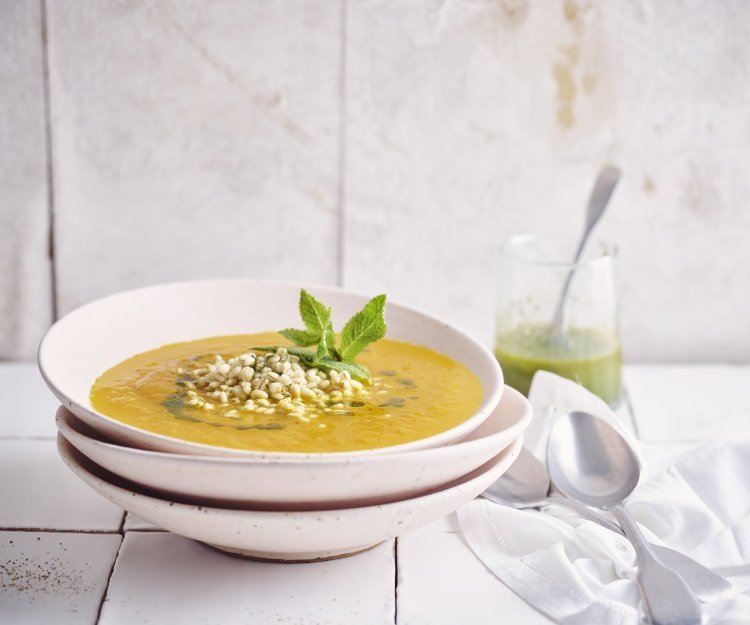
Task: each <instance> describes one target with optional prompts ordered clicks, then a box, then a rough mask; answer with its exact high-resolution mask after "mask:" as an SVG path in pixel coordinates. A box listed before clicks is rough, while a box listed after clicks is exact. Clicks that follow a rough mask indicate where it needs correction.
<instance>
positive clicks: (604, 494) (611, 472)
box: [547, 412, 641, 508]
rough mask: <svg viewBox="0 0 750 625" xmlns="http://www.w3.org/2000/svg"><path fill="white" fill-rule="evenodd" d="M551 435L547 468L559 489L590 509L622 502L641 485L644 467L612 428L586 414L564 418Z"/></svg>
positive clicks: (574, 414)
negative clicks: (642, 468) (590, 507)
mask: <svg viewBox="0 0 750 625" xmlns="http://www.w3.org/2000/svg"><path fill="white" fill-rule="evenodd" d="M554 434H555V435H554V437H553V436H550V440H549V446H548V449H547V452H548V453H547V465H548V467H549V473H550V477H551V478H552V481H553V482H554V484H555V486H556V487H557V488H558V489H559V490H560V491H561V492H563V493H564V494H565V495H567V496H568V497H571V498H573V499H577V500H578V501H581V502H583V503H585V504H586V505H589V506H594V507H596V508H608V507H609V506H611V505H614V504H617V503H620V502H622V501H623V500H624V499H625V498H626V497H628V496H629V495H630V494H631V493H632V492H633V491H634V490H635V487H636V486H637V485H638V481H639V479H640V475H641V464H640V461H639V460H638V457H637V456H636V455H635V452H634V451H633V450H632V449H631V447H630V445H629V444H628V442H627V441H626V440H625V439H624V438H623V437H622V436H621V435H620V434H619V432H617V431H616V430H615V429H614V428H613V427H612V426H611V425H609V424H608V423H607V422H606V421H604V420H603V419H599V418H598V417H595V416H593V415H590V414H588V413H585V412H571V413H569V414H568V415H566V417H564V418H561V419H560V420H559V421H558V422H557V424H556V425H555V428H554Z"/></svg>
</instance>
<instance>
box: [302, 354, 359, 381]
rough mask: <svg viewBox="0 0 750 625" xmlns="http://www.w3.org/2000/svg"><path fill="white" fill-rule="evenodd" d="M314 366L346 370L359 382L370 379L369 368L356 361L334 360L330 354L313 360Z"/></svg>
mask: <svg viewBox="0 0 750 625" xmlns="http://www.w3.org/2000/svg"><path fill="white" fill-rule="evenodd" d="M315 366H316V367H321V368H323V369H329V370H331V369H332V370H334V371H338V372H339V373H343V372H344V371H348V372H349V375H350V376H352V378H353V379H355V380H358V381H359V382H368V383H369V382H371V381H372V375H371V374H370V370H369V369H368V368H367V367H365V366H364V365H358V364H357V363H356V362H341V361H340V360H336V359H334V358H331V357H330V356H326V357H324V358H319V359H317V360H316V362H315Z"/></svg>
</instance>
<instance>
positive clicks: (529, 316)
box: [495, 235, 622, 406]
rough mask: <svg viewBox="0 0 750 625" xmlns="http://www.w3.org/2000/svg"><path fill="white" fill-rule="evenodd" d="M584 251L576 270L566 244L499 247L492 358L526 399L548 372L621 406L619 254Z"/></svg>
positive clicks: (529, 238) (535, 241)
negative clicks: (537, 378) (538, 378)
mask: <svg viewBox="0 0 750 625" xmlns="http://www.w3.org/2000/svg"><path fill="white" fill-rule="evenodd" d="M587 249H588V251H587V252H586V253H585V254H584V255H583V257H582V258H581V259H580V260H579V262H577V263H573V262H570V260H569V259H571V258H573V257H574V256H575V250H574V249H573V247H572V245H571V244H570V243H569V242H563V241H558V240H555V239H542V238H540V237H537V236H534V235H518V236H514V237H512V238H511V239H510V240H509V241H508V242H507V243H506V244H505V245H504V246H503V247H502V250H501V265H500V271H499V284H498V286H499V290H498V294H497V325H496V336H495V356H496V357H497V359H498V361H499V362H500V366H501V367H502V369H503V374H504V376H505V383H506V384H508V385H509V386H512V387H513V388H515V389H517V390H519V391H521V392H522V393H524V394H528V392H529V386H530V385H531V378H532V377H533V375H534V373H535V372H536V371H538V370H539V369H544V370H546V371H552V372H553V373H557V374H558V375H561V376H564V377H566V378H569V379H571V380H574V381H576V382H578V383H579V384H582V385H583V386H585V387H586V388H587V389H589V390H590V391H592V392H593V393H595V394H596V395H598V396H599V397H601V398H602V399H603V400H604V401H606V402H607V403H608V404H610V405H611V406H616V405H617V404H619V402H620V399H621V395H622V381H621V370H622V350H621V347H620V335H619V322H618V308H617V293H616V288H615V276H614V262H615V258H616V249H615V247H614V246H613V245H611V244H608V243H605V242H601V241H598V242H596V241H595V242H591V243H590V244H589V245H588V246H587ZM566 283H568V285H567V289H568V292H567V296H566V297H565V298H563V293H564V291H565V289H566ZM561 301H563V302H564V304H563V305H561V304H560V302H561Z"/></svg>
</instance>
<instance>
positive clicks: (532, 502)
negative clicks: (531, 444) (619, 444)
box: [482, 447, 733, 601]
mask: <svg viewBox="0 0 750 625" xmlns="http://www.w3.org/2000/svg"><path fill="white" fill-rule="evenodd" d="M482 497H485V498H486V499H489V500H490V501H494V502H496V503H500V504H503V505H506V506H510V507H511V508H517V509H519V510H520V509H524V508H539V507H541V506H546V505H549V504H556V505H558V506H563V507H565V508H568V509H570V510H573V511H574V512H577V513H578V514H579V515H580V516H582V517H583V518H585V519H588V520H589V521H593V522H594V523H598V524H599V525H601V526H602V527H606V528H607V529H609V530H612V531H613V532H617V533H618V534H621V535H622V534H624V533H623V531H622V528H621V527H620V526H619V525H617V523H613V522H612V521H610V520H609V519H608V518H607V517H605V516H604V515H602V514H600V513H599V512H597V511H596V510H593V509H592V508H589V507H588V506H585V505H584V504H582V503H579V502H578V501H575V500H574V499H568V498H567V497H565V496H563V495H559V494H557V493H550V479H549V473H548V472H547V468H546V467H545V466H544V464H542V463H541V462H540V461H539V460H537V459H536V457H535V456H534V455H532V453H531V452H530V451H528V450H527V449H526V448H525V447H524V448H522V449H521V452H520V453H519V455H518V458H517V459H516V461H515V462H514V463H513V464H512V465H511V467H510V469H508V471H506V472H505V473H504V474H503V475H502V476H501V477H500V478H499V479H498V480H497V481H495V482H494V483H493V484H492V485H491V486H490V487H489V488H488V489H487V490H486V491H484V492H483V493H482ZM651 548H652V549H653V550H654V552H655V553H656V555H657V556H658V557H659V559H660V560H661V561H662V562H664V564H666V565H667V566H668V567H670V568H672V569H674V570H675V571H677V572H678V573H679V574H680V576H681V577H682V578H683V579H684V580H685V583H686V584H687V585H688V586H690V589H691V590H692V591H693V592H694V593H695V594H696V595H697V596H698V597H699V598H700V599H702V600H704V601H713V600H715V599H719V598H721V597H723V596H726V595H728V594H729V593H730V592H731V591H732V588H733V587H732V584H730V583H729V582H728V581H727V580H726V579H724V578H723V577H722V576H721V575H718V574H717V573H714V572H713V571H712V570H711V569H709V568H707V567H705V566H703V565H702V564H701V563H700V562H696V561H695V560H693V559H692V558H690V557H688V556H686V555H685V554H683V553H680V552H679V551H675V550H674V549H670V548H669V547H664V546H662V545H655V544H653V543H651Z"/></svg>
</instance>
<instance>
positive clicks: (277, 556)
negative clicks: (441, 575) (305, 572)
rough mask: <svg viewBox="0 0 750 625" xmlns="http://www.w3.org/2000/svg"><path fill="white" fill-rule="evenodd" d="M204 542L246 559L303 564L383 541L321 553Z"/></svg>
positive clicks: (343, 555)
mask: <svg viewBox="0 0 750 625" xmlns="http://www.w3.org/2000/svg"><path fill="white" fill-rule="evenodd" d="M199 542H201V541H199ZM203 544H204V545H205V546H206V547H208V548H209V549H212V550H214V551H219V552H221V553H224V554H226V555H229V556H233V557H235V558H243V559H244V560H255V561H256V562H276V563H281V564H303V563H305V562H325V561H326V560H338V559H340V558H348V557H349V556H356V555H357V554H358V553H364V552H365V551H369V550H370V549H374V548H375V547H377V546H378V545H380V544H381V543H374V544H372V545H367V546H365V547H359V548H355V549H354V550H352V551H321V552H320V553H316V552H312V553H310V552H308V553H300V554H294V553H273V552H269V551H253V550H252V549H239V548H237V547H225V546H224V545H214V544H211V543H205V542H204V543H203Z"/></svg>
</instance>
